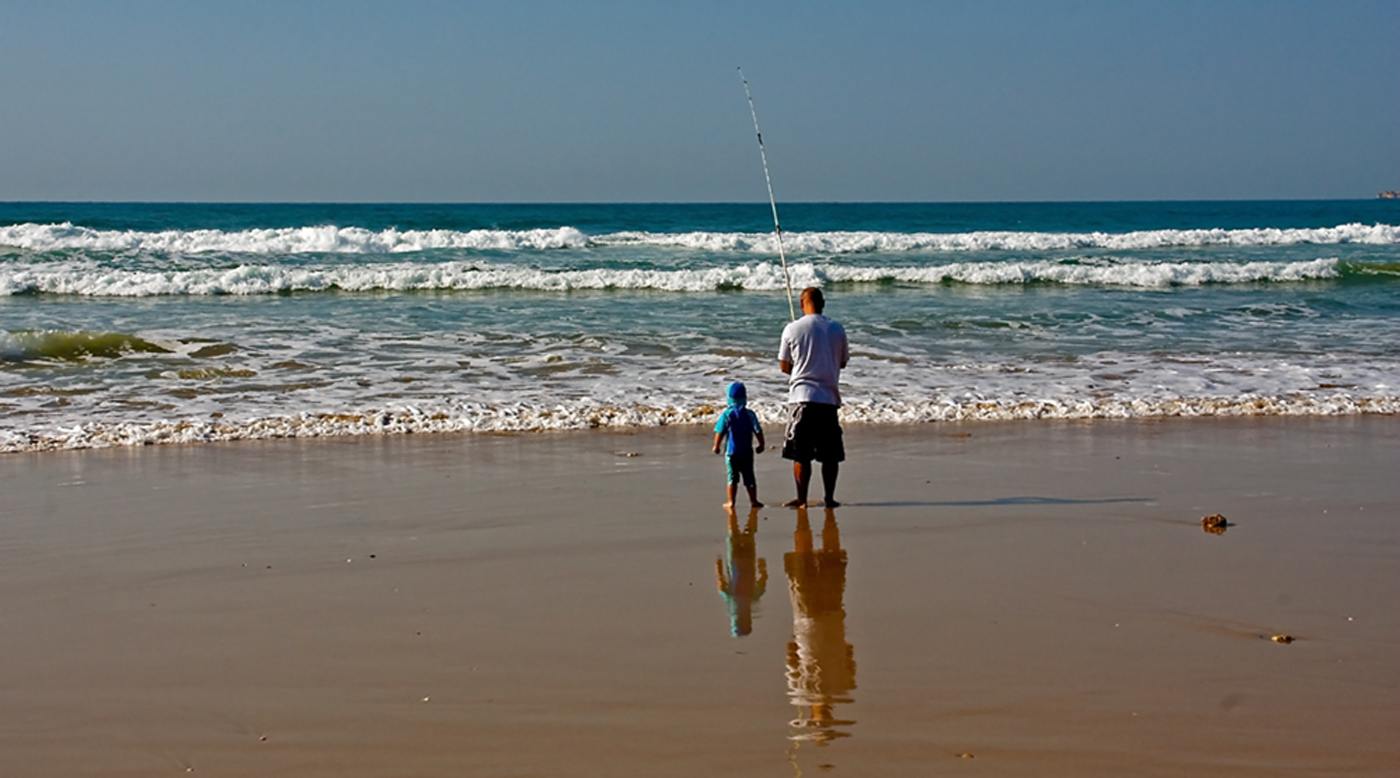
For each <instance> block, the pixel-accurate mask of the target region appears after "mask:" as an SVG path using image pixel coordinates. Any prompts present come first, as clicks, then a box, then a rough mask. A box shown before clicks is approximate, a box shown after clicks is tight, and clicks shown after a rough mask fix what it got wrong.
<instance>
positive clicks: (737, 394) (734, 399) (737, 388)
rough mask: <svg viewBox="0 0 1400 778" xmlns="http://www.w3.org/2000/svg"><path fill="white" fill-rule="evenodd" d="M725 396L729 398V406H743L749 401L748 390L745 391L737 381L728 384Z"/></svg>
mask: <svg viewBox="0 0 1400 778" xmlns="http://www.w3.org/2000/svg"><path fill="white" fill-rule="evenodd" d="M725 394H726V395H727V396H728V398H729V404H730V405H743V404H744V403H746V402H748V401H749V390H747V389H745V388H744V385H743V384H742V383H740V382H738V381H735V382H734V383H732V384H730V385H729V389H728V390H727V391H726V392H725Z"/></svg>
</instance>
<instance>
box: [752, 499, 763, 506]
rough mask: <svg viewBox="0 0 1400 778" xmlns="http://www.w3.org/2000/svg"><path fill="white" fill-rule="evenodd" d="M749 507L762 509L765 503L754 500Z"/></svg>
mask: <svg viewBox="0 0 1400 778" xmlns="http://www.w3.org/2000/svg"><path fill="white" fill-rule="evenodd" d="M749 507H750V508H762V507H763V503H761V502H759V501H758V500H754V501H753V502H750V503H749Z"/></svg>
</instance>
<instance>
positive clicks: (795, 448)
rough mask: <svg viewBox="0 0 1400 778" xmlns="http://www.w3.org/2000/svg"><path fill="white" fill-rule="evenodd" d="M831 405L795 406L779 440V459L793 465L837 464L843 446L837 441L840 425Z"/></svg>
mask: <svg viewBox="0 0 1400 778" xmlns="http://www.w3.org/2000/svg"><path fill="white" fill-rule="evenodd" d="M836 411H837V408H836V406H835V405H827V404H826V403H796V404H795V405H793V406H792V410H791V411H790V415H789V416H788V424H787V435H786V436H785V437H784V438H783V459H791V460H792V461H794V462H811V461H812V460H813V459H815V460H817V461H818V462H841V461H843V460H845V458H846V447H845V445H843V444H842V442H841V423H840V421H838V420H837V418H836Z"/></svg>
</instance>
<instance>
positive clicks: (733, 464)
mask: <svg viewBox="0 0 1400 778" xmlns="http://www.w3.org/2000/svg"><path fill="white" fill-rule="evenodd" d="M724 470H725V473H726V474H727V475H728V476H729V481H728V482H729V483H731V484H737V483H739V481H740V479H742V480H743V482H744V486H747V487H750V488H752V487H755V486H758V479H756V478H754V477H753V454H749V455H748V456H744V455H743V454H729V455H726V456H725V458H724Z"/></svg>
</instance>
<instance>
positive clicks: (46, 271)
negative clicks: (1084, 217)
mask: <svg viewBox="0 0 1400 778" xmlns="http://www.w3.org/2000/svg"><path fill="white" fill-rule="evenodd" d="M1347 267H1349V266H1348V265H1346V264H1345V263H1341V262H1339V260H1337V259H1334V258H1327V259H1314V260H1308V261H1302V262H1243V263H1226V262H1212V263H1206V262H1153V261H1109V260H1064V261H1054V260H1038V261H1022V262H960V263H949V264H939V265H927V266H908V267H861V266H858V265H841V264H834V263H832V264H827V263H823V264H816V263H811V262H799V263H794V264H792V265H791V266H790V270H791V275H792V283H793V285H794V286H796V287H803V286H824V285H828V284H840V283H881V282H902V283H911V284H942V283H950V282H956V283H963V284H986V285H1004V284H1031V283H1055V284H1066V285H1081V286H1087V285H1102V286H1131V287H1169V286H1197V285H1202V284H1242V283H1259V282H1296V281H1310V280H1320V279H1335V278H1338V277H1339V276H1340V275H1342V271H1343V270H1344V269H1346V268H1347ZM783 288H784V279H783V271H782V269H781V267H780V266H779V265H778V264H777V263H773V262H750V263H744V264H737V265H733V266H727V267H711V268H702V269H693V270H655V269H615V268H598V269H587V270H543V269H538V268H530V267H520V266H517V265H508V264H490V263H479V262H440V263H416V262H400V263H386V264H375V265H320V266H315V265H312V266H302V267H296V266H283V265H239V266H237V267H232V268H205V269H197V270H161V271H154V270H115V269H112V268H107V267H102V266H100V265H97V264H96V263H93V262H87V261H76V262H58V263H54V262H47V263H6V264H0V296H10V295H23V294H60V295H80V296H113V297H157V296H167V295H225V294H227V295H267V294H284V293H292V292H330V291H342V292H371V291H433V290H444V291H453V290H457V291H461V290H479V289H523V290H542V291H569V290H575V289H580V290H581V289H598V290H610V289H619V290H621V289H645V290H659V291H669V292H704V291H714V290H717V289H745V290H751V291H773V290H781V289H783Z"/></svg>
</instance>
